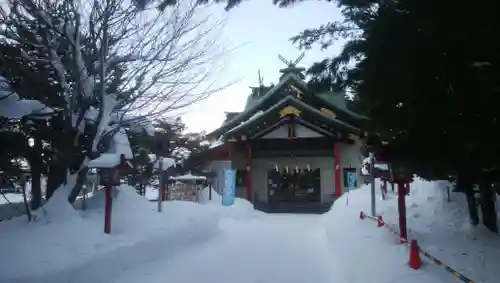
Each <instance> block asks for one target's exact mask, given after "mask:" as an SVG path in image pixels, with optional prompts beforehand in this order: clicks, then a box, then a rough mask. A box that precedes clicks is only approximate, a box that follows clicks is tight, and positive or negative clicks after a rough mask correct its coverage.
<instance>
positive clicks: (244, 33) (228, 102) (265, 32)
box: [183, 0, 342, 132]
mask: <svg viewBox="0 0 500 283" xmlns="http://www.w3.org/2000/svg"><path fill="white" fill-rule="evenodd" d="M219 9H220V10H222V9H223V7H222V6H219ZM228 16H229V18H228V20H227V23H226V25H225V27H224V29H223V32H222V37H223V40H224V42H227V44H228V45H229V46H240V47H239V48H237V49H236V50H235V51H233V52H232V53H231V54H230V55H229V56H228V58H227V59H226V61H227V62H228V64H227V65H226V67H225V69H224V71H223V72H221V74H218V76H220V78H221V80H224V81H229V80H238V79H241V80H240V81H238V82H237V83H236V84H234V85H231V86H230V87H228V88H226V89H224V90H222V91H220V92H219V93H217V94H215V95H213V96H211V97H210V98H208V99H206V100H204V101H202V102H199V103H198V104H196V105H193V106H191V107H189V108H187V109H184V111H185V113H186V114H184V115H183V120H184V121H185V123H186V124H187V126H188V131H192V132H199V131H202V130H206V131H211V130H214V129H215V128H217V127H219V126H220V125H221V123H222V121H223V119H224V117H225V114H224V111H241V110H242V109H243V107H244V104H245V101H246V98H247V96H248V94H249V92H250V89H249V86H257V85H258V77H257V71H258V70H259V69H260V71H261V74H262V76H263V77H264V82H265V83H266V84H268V83H270V82H274V83H276V82H277V80H278V77H279V75H280V74H279V69H280V68H283V67H284V64H283V63H282V62H281V61H280V60H279V59H278V53H280V54H281V55H283V56H284V57H285V58H286V59H288V60H294V59H295V58H297V57H298V56H299V55H300V54H301V52H302V51H299V50H298V49H297V48H296V47H295V46H293V45H292V44H291V42H290V41H289V40H288V39H289V38H290V37H292V36H294V35H296V34H297V33H299V32H300V31H302V30H304V29H306V28H314V27H319V26H320V25H321V24H325V23H327V22H328V21H332V20H339V19H341V18H342V17H341V15H340V10H339V9H338V8H337V6H336V4H334V3H328V2H324V1H305V2H302V3H300V4H298V5H295V6H294V7H291V8H286V9H283V8H281V9H280V8H277V7H275V6H274V5H273V4H272V0H249V1H246V2H243V3H242V4H241V5H240V6H238V7H236V8H234V10H232V11H230V12H229V14H228ZM341 46H342V42H339V43H338V44H336V45H335V46H333V47H332V48H330V49H329V50H327V51H321V50H319V48H316V49H313V50H308V51H306V55H305V57H304V59H303V60H302V61H301V64H299V65H300V66H302V67H308V66H310V64H311V63H313V62H315V61H319V60H321V59H323V58H325V57H326V56H330V55H333V54H335V53H338V51H339V49H340V48H341Z"/></svg>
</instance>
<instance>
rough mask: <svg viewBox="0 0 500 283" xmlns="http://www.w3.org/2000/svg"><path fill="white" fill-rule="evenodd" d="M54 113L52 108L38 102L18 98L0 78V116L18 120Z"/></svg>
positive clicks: (3, 79) (6, 82)
mask: <svg viewBox="0 0 500 283" xmlns="http://www.w3.org/2000/svg"><path fill="white" fill-rule="evenodd" d="M52 113H54V110H52V108H50V107H48V106H46V105H45V104H43V103H41V102H40V101H38V100H32V99H23V100H21V99H20V98H19V95H18V94H17V93H15V92H13V91H12V90H11V88H10V85H9V83H8V81H7V79H5V78H4V77H2V76H0V116H1V117H5V118H8V119H20V118H22V117H25V116H29V115H39V116H42V115H50V114H52Z"/></svg>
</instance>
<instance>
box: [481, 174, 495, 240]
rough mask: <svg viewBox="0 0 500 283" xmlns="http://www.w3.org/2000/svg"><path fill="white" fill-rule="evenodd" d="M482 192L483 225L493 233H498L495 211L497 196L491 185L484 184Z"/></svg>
mask: <svg viewBox="0 0 500 283" xmlns="http://www.w3.org/2000/svg"><path fill="white" fill-rule="evenodd" d="M480 190H481V213H482V215H483V224H484V226H486V228H488V229H489V230H490V231H491V232H494V233H498V225H497V213H496V209H495V200H494V198H495V194H494V193H493V189H492V188H491V186H490V184H489V183H483V184H481V186H480Z"/></svg>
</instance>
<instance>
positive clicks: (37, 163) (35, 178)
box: [28, 137, 42, 210]
mask: <svg viewBox="0 0 500 283" xmlns="http://www.w3.org/2000/svg"><path fill="white" fill-rule="evenodd" d="M41 156H42V142H41V140H40V139H39V138H38V137H35V139H34V145H33V149H32V150H31V152H30V156H29V157H28V158H29V164H30V167H31V209H33V210H36V209H38V208H39V207H40V205H41V204H42V183H41V178H42V158H41Z"/></svg>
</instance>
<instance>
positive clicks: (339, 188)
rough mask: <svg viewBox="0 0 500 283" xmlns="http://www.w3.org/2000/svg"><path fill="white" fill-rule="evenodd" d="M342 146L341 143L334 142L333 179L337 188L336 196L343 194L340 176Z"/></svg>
mask: <svg viewBox="0 0 500 283" xmlns="http://www.w3.org/2000/svg"><path fill="white" fill-rule="evenodd" d="M340 158H341V156H340V148H339V143H338V142H335V143H334V144H333V170H334V173H333V175H334V176H333V180H334V188H335V196H336V197H340V196H341V195H342V183H341V176H340Z"/></svg>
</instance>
